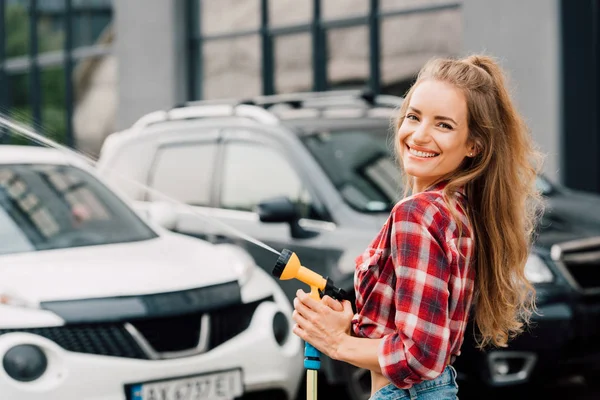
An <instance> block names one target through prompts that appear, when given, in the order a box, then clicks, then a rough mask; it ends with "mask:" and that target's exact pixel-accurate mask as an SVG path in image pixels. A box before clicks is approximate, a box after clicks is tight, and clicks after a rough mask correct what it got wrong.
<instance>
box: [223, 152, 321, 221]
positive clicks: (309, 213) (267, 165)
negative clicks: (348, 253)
mask: <svg viewBox="0 0 600 400" xmlns="http://www.w3.org/2000/svg"><path fill="white" fill-rule="evenodd" d="M277 196H286V197H288V198H289V199H290V200H292V202H294V203H295V204H296V205H297V207H298V211H299V213H300V215H301V216H302V217H304V218H312V219H318V215H317V214H316V212H315V211H314V207H313V202H312V200H311V197H310V195H309V193H308V191H307V190H306V187H305V186H304V185H303V184H302V180H301V179H300V177H299V176H298V174H297V173H296V171H295V170H294V168H293V167H292V166H291V165H290V163H289V162H288V161H287V160H286V159H285V157H284V156H283V155H282V154H280V153H279V152H278V151H276V150H275V149H273V148H270V147H267V146H265V145H262V144H258V143H250V142H230V143H228V144H227V145H226V146H225V154H224V164H223V182H222V187H221V207H223V208H227V209H232V210H242V211H254V209H255V207H256V206H257V205H258V203H260V202H261V201H263V200H267V199H270V198H273V197H277Z"/></svg>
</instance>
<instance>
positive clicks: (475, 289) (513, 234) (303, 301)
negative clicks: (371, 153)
mask: <svg viewBox="0 0 600 400" xmlns="http://www.w3.org/2000/svg"><path fill="white" fill-rule="evenodd" d="M396 126H397V131H396V137H395V146H396V151H397V155H398V156H399V159H400V164H401V167H402V170H403V172H404V174H405V178H406V179H405V181H406V182H405V186H404V187H405V189H406V191H407V192H406V194H407V195H408V194H410V195H409V196H407V197H405V198H404V199H402V200H401V201H399V202H398V203H397V204H396V205H395V206H394V207H393V208H392V210H391V212H390V215H389V217H388V219H387V221H386V222H385V223H384V224H383V227H382V228H381V230H380V232H379V234H378V235H377V236H376V237H375V238H374V239H373V240H372V242H371V243H370V244H369V246H368V247H367V249H366V250H365V251H364V252H363V254H361V255H359V256H358V257H357V258H356V270H355V277H354V283H355V292H356V304H355V309H356V313H355V314H354V315H353V312H352V307H351V305H350V304H349V303H348V302H346V303H344V304H343V306H342V305H340V304H337V303H336V302H334V301H333V300H331V299H330V298H327V296H325V298H324V300H323V301H322V302H318V301H317V300H315V299H311V298H310V297H309V296H308V295H307V294H306V293H303V292H302V291H299V292H298V294H297V298H296V299H295V301H294V306H295V312H294V320H295V321H296V323H297V325H296V327H295V328H294V333H296V334H297V335H298V336H300V337H301V338H302V339H304V340H305V341H307V342H309V343H311V344H312V345H313V346H314V347H316V348H317V349H319V350H321V351H322V352H323V353H325V354H327V355H328V356H330V357H331V358H333V359H337V360H341V361H344V362H347V363H350V364H352V365H354V366H356V367H359V368H365V369H368V370H370V371H371V396H372V397H371V399H372V400H387V399H392V398H393V399H405V398H406V399H408V398H416V397H417V396H418V397H419V398H423V399H428V400H438V399H450V398H456V394H457V392H458V387H457V383H456V377H457V374H456V371H455V370H454V367H453V366H452V364H453V362H454V360H455V358H456V357H457V356H459V355H460V354H461V347H462V344H463V340H464V335H465V327H466V325H467V321H468V319H469V315H470V310H471V305H474V309H475V318H474V319H475V322H476V324H477V328H478V331H479V332H480V336H479V337H478V341H479V345H480V346H481V347H483V346H485V345H493V346H499V347H504V346H506V344H507V342H508V340H509V339H510V338H512V337H514V336H516V335H518V334H519V333H521V332H522V331H523V327H524V326H525V325H526V324H527V322H528V318H529V316H530V315H531V313H532V311H533V309H534V304H533V299H534V297H533V294H534V289H533V287H532V285H531V283H530V282H529V281H528V280H527V277H526V275H525V265H526V261H527V257H528V251H529V247H530V245H531V243H532V239H533V236H532V233H533V228H534V226H535V224H536V222H537V217H538V216H539V211H540V210H541V207H540V204H541V203H540V201H539V199H540V193H539V191H538V190H537V188H536V185H535V179H536V174H537V172H538V171H539V167H540V165H539V164H538V163H537V162H536V161H537V160H538V154H537V152H536V150H535V148H534V146H533V144H532V142H531V139H530V137H529V133H528V130H527V128H526V126H525V124H524V122H523V120H522V118H521V116H520V115H519V113H518V112H517V110H516V109H515V107H514V105H513V104H512V100H511V99H510V97H509V95H508V91H507V88H506V85H505V82H504V76H503V72H502V70H501V68H500V67H499V66H498V65H497V64H496V62H495V61H494V60H493V59H491V58H490V57H486V56H471V57H467V58H464V59H460V60H456V59H435V60H432V61H431V62H429V63H427V64H426V65H425V66H424V67H423V69H422V70H421V72H420V73H419V76H418V78H417V81H416V83H415V84H414V85H413V87H412V88H411V89H410V90H409V92H408V94H407V95H406V98H405V100H404V102H403V104H402V106H401V108H400V110H399V116H398V121H397V125H396ZM363 151H364V150H363ZM409 192H412V193H409ZM348 326H350V327H351V331H350V332H351V334H350V333H349V332H348Z"/></svg>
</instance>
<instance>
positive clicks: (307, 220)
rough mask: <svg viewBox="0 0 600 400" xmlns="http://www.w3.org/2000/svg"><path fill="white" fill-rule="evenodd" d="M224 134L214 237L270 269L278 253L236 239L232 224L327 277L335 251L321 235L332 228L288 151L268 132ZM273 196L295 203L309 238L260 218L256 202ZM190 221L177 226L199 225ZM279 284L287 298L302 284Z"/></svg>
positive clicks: (231, 131)
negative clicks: (296, 235)
mask: <svg viewBox="0 0 600 400" xmlns="http://www.w3.org/2000/svg"><path fill="white" fill-rule="evenodd" d="M222 138H223V142H222V148H221V151H220V153H219V154H220V157H219V164H218V168H217V171H216V174H215V178H216V180H215V186H216V204H217V207H216V208H213V209H211V210H210V211H209V214H210V217H211V218H216V219H217V220H218V221H219V222H221V223H223V224H224V225H222V226H216V225H214V224H213V225H214V226H213V227H212V229H213V230H212V234H213V237H214V238H215V240H227V241H232V242H234V243H237V244H239V245H241V246H243V247H244V248H246V249H247V250H248V252H249V253H250V254H252V256H253V257H254V259H255V260H256V262H257V263H258V265H259V266H260V267H262V268H263V269H264V270H266V271H267V272H268V273H271V272H272V269H273V266H274V265H275V263H276V261H277V258H278V254H275V253H274V252H272V251H270V250H269V249H267V248H265V247H263V246H261V244H260V243H253V242H252V240H246V239H244V238H240V237H239V236H238V235H236V233H235V232H234V231H232V230H231V229H227V228H226V227H231V228H233V229H235V231H237V232H242V233H243V234H244V235H247V236H249V237H250V238H253V239H257V240H258V241H260V242H262V243H265V244H266V245H267V246H268V247H271V248H272V249H273V250H275V251H281V250H282V249H284V248H287V249H290V250H292V251H294V252H295V253H296V254H297V255H298V256H299V258H300V260H301V262H302V263H303V265H305V266H307V267H309V268H311V269H313V270H315V271H317V272H319V273H320V274H322V275H324V276H329V275H330V274H331V273H332V268H333V267H334V266H335V265H337V264H336V263H337V260H338V259H339V249H336V248H335V247H332V246H331V245H327V244H326V243H331V242H332V241H331V240H324V239H326V237H327V236H328V235H334V234H335V230H336V226H335V224H334V223H332V222H331V221H327V220H326V218H324V217H323V214H324V213H323V212H322V206H321V203H320V202H319V199H318V196H317V194H316V193H315V191H314V189H313V188H312V187H311V185H310V179H309V177H307V176H305V175H304V174H303V171H302V169H301V168H300V166H299V165H297V164H296V163H294V162H293V161H292V160H291V158H290V157H288V155H289V153H287V152H288V151H289V149H286V148H285V147H284V146H281V145H280V144H279V143H278V142H277V141H276V140H272V139H270V138H269V137H268V136H267V135H264V134H262V133H260V132H258V131H252V130H242V129H229V130H226V131H224V132H223V133H222ZM277 196H285V197H287V198H289V199H290V200H291V201H292V202H293V203H294V204H295V205H296V207H297V210H298V211H299V213H300V215H301V219H300V221H299V222H300V224H301V226H302V227H304V229H306V230H307V231H309V232H311V233H312V236H311V237H306V238H299V237H294V236H293V235H292V234H291V230H290V225H289V224H288V223H265V222H261V221H260V220H259V217H258V214H257V212H256V206H257V205H258V204H259V203H260V202H262V201H264V200H267V199H269V198H273V197H277ZM203 212H206V210H204V211H203ZM194 225H195V227H194V226H192V220H188V224H186V225H185V226H183V225H181V224H180V225H179V229H180V230H181V231H182V232H186V231H187V232H190V231H192V232H194V231H197V230H199V229H201V226H200V225H199V224H198V221H196V224H194ZM281 286H282V287H283V289H284V291H285V292H286V294H287V295H288V297H289V298H290V299H291V298H293V297H294V296H295V292H296V290H297V289H298V288H300V287H302V285H301V284H299V283H298V282H297V281H294V282H292V281H287V282H281ZM305 289H307V287H305Z"/></svg>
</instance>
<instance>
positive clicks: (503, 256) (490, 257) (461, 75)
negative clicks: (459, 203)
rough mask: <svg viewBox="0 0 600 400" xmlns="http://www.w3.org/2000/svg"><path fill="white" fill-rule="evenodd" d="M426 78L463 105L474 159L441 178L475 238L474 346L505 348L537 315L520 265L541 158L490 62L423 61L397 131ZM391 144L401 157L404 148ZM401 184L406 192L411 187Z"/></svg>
mask: <svg viewBox="0 0 600 400" xmlns="http://www.w3.org/2000/svg"><path fill="white" fill-rule="evenodd" d="M424 80H438V81H442V82H447V83H450V84H452V85H454V86H455V87H457V88H458V89H460V90H461V91H462V92H463V93H464V96H465V98H466V101H467V110H468V111H467V113H468V116H467V117H468V127H469V139H470V140H471V141H472V142H473V143H474V144H475V148H476V155H475V156H474V157H472V158H468V157H467V158H465V160H464V161H463V163H462V164H461V166H460V167H459V168H458V169H457V170H455V171H453V172H452V173H450V174H449V175H448V176H444V177H442V178H441V179H440V180H447V181H448V182H449V183H448V185H447V186H446V187H445V189H444V197H445V199H446V201H448V199H450V198H451V197H452V196H451V194H452V193H454V192H455V191H456V190H457V189H458V188H459V187H463V188H464V190H465V193H466V195H467V198H468V204H469V206H468V210H466V212H467V215H468V216H469V220H470V222H471V224H472V226H473V232H474V238H475V268H476V278H475V299H474V305H475V323H476V326H477V328H478V329H479V335H478V337H477V338H476V340H477V343H478V345H479V347H484V346H486V345H489V344H491V345H494V346H501V347H504V346H506V345H507V342H508V341H509V340H510V339H511V338H513V337H514V336H516V335H518V334H519V333H521V332H522V331H523V328H524V326H525V325H526V324H528V323H529V321H530V316H531V314H532V313H533V312H534V311H535V302H534V300H535V297H534V295H535V290H534V288H533V286H532V285H531V283H530V282H529V281H528V280H527V278H526V277H525V262H526V261H527V257H528V254H529V250H530V247H531V243H532V241H533V235H534V230H535V225H536V222H537V220H538V218H539V216H540V214H541V210H542V203H541V197H540V196H541V194H540V193H539V192H538V191H537V190H536V187H535V179H536V175H537V173H538V172H539V168H540V166H541V160H542V157H541V154H540V153H539V152H538V151H537V150H536V149H535V148H534V145H533V142H532V140H531V138H530V136H529V131H528V129H527V126H526V124H525V122H524V121H523V119H522V117H521V116H520V115H519V113H518V112H517V110H516V108H515V106H514V104H513V102H512V100H511V98H510V95H509V92H508V90H507V87H506V82H505V77H504V73H503V72H502V69H501V68H500V67H499V65H498V64H497V63H496V62H495V61H494V60H493V59H492V58H491V57H488V56H483V55H473V56H469V57H466V58H463V59H460V60H456V59H434V60H431V61H430V62H428V63H427V64H426V65H425V66H424V67H423V68H422V69H421V71H420V72H419V75H418V77H417V80H416V82H415V84H414V85H413V86H412V87H411V89H410V90H409V91H408V93H407V95H406V97H405V100H404V102H403V104H402V106H401V108H400V112H399V116H398V120H397V123H396V128H399V127H400V125H401V124H402V122H403V121H404V117H405V115H406V110H407V108H408V106H409V104H410V99H411V96H412V93H413V92H414V90H415V88H416V87H417V86H418V84H419V83H420V82H422V81H424ZM396 131H397V130H396ZM395 144H396V152H397V153H398V150H399V148H398V146H401V144H400V143H398V140H396V141H395ZM405 180H406V183H407V185H406V187H407V189H408V188H409V187H410V185H411V182H410V180H409V179H408V177H406V179H405ZM450 209H451V210H452V209H454V208H453V207H451V208H450ZM455 219H456V218H455Z"/></svg>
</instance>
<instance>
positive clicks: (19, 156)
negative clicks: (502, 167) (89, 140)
mask: <svg viewBox="0 0 600 400" xmlns="http://www.w3.org/2000/svg"><path fill="white" fill-rule="evenodd" d="M151 211H152V210H150V214H152V212H151ZM0 277H1V279H0V358H2V366H1V367H0V398H1V399H2V400H34V399H35V400H40V399H44V400H71V399H77V400H79V399H86V400H142V399H143V400H175V399H177V400H191V399H199V400H200V399H233V398H236V399H237V398H246V397H245V396H248V395H249V396H251V397H252V398H261V399H262V398H267V397H268V396H271V397H268V398H273V399H275V398H277V399H279V398H281V399H286V398H287V399H292V398H294V396H295V395H296V393H297V389H298V386H299V384H300V381H301V379H302V376H303V366H302V351H303V348H302V343H301V341H300V339H299V338H298V337H297V336H296V335H294V334H293V333H292V332H291V324H292V320H291V311H292V309H291V305H290V302H289V300H288V299H287V298H286V297H285V295H284V294H283V292H282V291H281V289H280V287H279V285H278V284H277V282H276V281H275V280H274V278H273V277H271V276H269V275H268V274H267V273H266V272H265V271H263V270H261V269H260V268H257V267H256V266H255V264H254V261H253V259H252V258H251V257H250V256H249V255H248V254H247V253H246V252H245V250H242V249H241V248H239V247H237V246H233V245H231V244H222V245H215V244H211V243H209V242H206V241H204V240H200V239H196V238H192V237H189V236H184V235H180V234H177V233H173V232H169V231H167V230H166V229H163V228H161V227H160V226H159V225H157V224H154V223H152V221H151V220H146V218H144V217H143V216H142V214H141V213H140V212H136V211H134V210H133V208H132V207H131V205H130V204H129V203H128V201H127V200H126V199H125V197H123V196H122V195H120V194H118V193H116V192H114V191H113V190H111V189H109V187H108V186H106V185H105V184H104V183H102V181H101V180H99V179H98V178H97V177H96V175H95V171H94V169H93V168H92V167H91V166H89V165H88V164H87V163H85V162H84V161H81V160H80V159H78V158H77V157H74V156H70V155H68V154H65V152H63V151H60V150H56V149H49V148H41V147H26V146H9V145H3V146H0Z"/></svg>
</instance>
